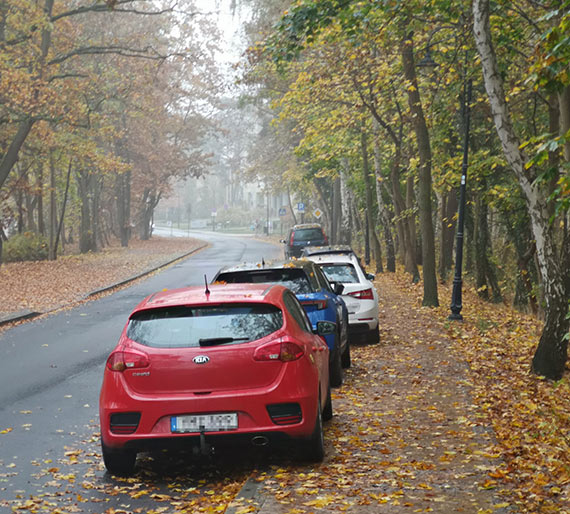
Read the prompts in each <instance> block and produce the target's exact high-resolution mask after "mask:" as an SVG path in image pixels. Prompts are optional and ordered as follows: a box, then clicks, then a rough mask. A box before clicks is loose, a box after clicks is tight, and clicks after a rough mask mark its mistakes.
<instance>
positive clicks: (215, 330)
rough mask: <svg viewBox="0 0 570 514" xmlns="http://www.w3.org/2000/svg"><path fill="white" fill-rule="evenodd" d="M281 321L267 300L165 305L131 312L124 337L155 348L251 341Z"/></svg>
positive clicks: (269, 330) (273, 328)
mask: <svg viewBox="0 0 570 514" xmlns="http://www.w3.org/2000/svg"><path fill="white" fill-rule="evenodd" d="M282 325H283V313H282V312H281V310H280V309H279V308H277V307H275V306H273V305H268V304H243V305H238V304H232V305H212V306H203V307H202V306H201V307H185V306H181V307H168V308H161V309H152V310H148V311H143V312H138V313H135V314H134V315H133V316H132V317H131V319H130V320H129V325H128V328H127V337H128V338H129V339H132V340H133V341H136V342H137V343H140V344H143V345H145V346H151V347H155V348H179V347H185V348H189V347H197V346H213V345H218V344H239V343H244V342H248V341H255V340H257V339H261V338H262V337H265V336H267V335H269V334H271V333H273V332H275V331H277V330H279V329H280V328H281V327H282Z"/></svg>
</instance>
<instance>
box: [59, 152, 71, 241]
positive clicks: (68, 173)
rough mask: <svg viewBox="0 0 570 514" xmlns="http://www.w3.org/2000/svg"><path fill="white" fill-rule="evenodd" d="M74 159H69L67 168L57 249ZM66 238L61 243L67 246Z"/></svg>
mask: <svg viewBox="0 0 570 514" xmlns="http://www.w3.org/2000/svg"><path fill="white" fill-rule="evenodd" d="M72 162H73V161H72V160H71V159H70V160H69V167H68V168H67V177H66V179H65V193H64V194H63V202H62V206H61V215H60V216H59V224H58V226H57V232H56V234H55V248H56V250H57V247H58V245H59V239H60V236H61V231H62V229H63V219H64V217H65V209H66V207H67V197H68V193H69V183H70V181H71V163H72ZM64 239H65V238H61V243H62V245H63V247H64V248H65V241H64Z"/></svg>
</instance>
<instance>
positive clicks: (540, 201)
mask: <svg viewBox="0 0 570 514" xmlns="http://www.w3.org/2000/svg"><path fill="white" fill-rule="evenodd" d="M473 14H474V27H473V28H474V34H475V41H476V44H477V49H478V51H479V55H480V57H481V64H482V69H483V76H484V79H485V89H486V91H487V95H488V97H489V102H490V105H491V109H492V113H493V118H494V120H495V126H496V129H497V134H498V136H499V139H500V141H501V145H502V148H503V152H504V154H505V158H506V159H507V162H508V163H509V165H510V167H511V169H512V170H513V172H514V173H515V175H516V177H517V179H518V182H519V184H520V187H521V189H522V191H523V194H524V196H525V199H526V202H527V207H528V211H529V213H530V219H531V226H532V231H533V234H534V238H535V241H536V252H537V259H538V266H539V270H540V274H541V276H542V279H543V287H544V299H545V302H546V309H545V314H546V319H545V325H544V329H543V332H542V335H541V337H540V341H539V344H538V347H537V349H536V352H535V355H534V358H533V361H532V368H533V370H534V371H535V372H536V373H538V374H540V375H544V376H546V377H548V378H552V379H558V378H560V377H561V376H562V374H563V372H564V366H565V362H566V360H567V347H568V341H567V337H568V329H569V326H570V319H569V318H568V316H567V314H568V298H569V291H568V270H569V269H570V267H569V265H568V264H569V259H570V257H569V255H570V251H569V250H570V248H569V244H570V243H569V241H568V236H565V240H563V241H562V243H561V244H560V243H557V240H556V233H555V227H554V226H553V224H552V223H551V222H550V218H551V217H550V213H549V207H548V198H549V196H550V188H549V184H548V182H547V181H545V180H544V179H543V178H541V177H540V176H539V170H538V169H537V168H536V167H534V166H532V165H530V163H529V159H528V157H527V156H526V154H525V151H524V150H523V149H521V144H520V138H519V136H518V134H517V132H516V130H515V127H514V123H513V120H512V117H511V113H510V109H509V105H508V102H507V100H506V97H505V93H504V86H503V78H502V74H501V71H500V67H499V62H498V60H497V54H496V52H495V46H494V43H493V37H492V28H491V21H490V11H489V0H474V2H473Z"/></svg>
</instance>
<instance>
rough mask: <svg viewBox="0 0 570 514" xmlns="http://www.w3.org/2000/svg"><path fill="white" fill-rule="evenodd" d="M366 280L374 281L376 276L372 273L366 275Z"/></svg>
mask: <svg viewBox="0 0 570 514" xmlns="http://www.w3.org/2000/svg"><path fill="white" fill-rule="evenodd" d="M366 278H367V279H368V280H374V279H375V278H376V275H374V273H366Z"/></svg>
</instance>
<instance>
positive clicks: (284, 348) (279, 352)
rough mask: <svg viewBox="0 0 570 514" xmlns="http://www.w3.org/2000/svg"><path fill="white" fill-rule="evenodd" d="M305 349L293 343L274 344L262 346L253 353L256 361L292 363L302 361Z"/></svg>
mask: <svg viewBox="0 0 570 514" xmlns="http://www.w3.org/2000/svg"><path fill="white" fill-rule="evenodd" d="M304 353H305V352H304V350H303V348H301V347H300V346H299V345H298V344H297V343H292V342H291V341H283V342H274V343H268V344H266V345H263V346H260V347H259V348H257V349H256V350H255V352H254V353H253V359H254V360H256V361H281V362H291V361H296V360H298V359H300V358H301V357H302V356H303V354H304Z"/></svg>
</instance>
